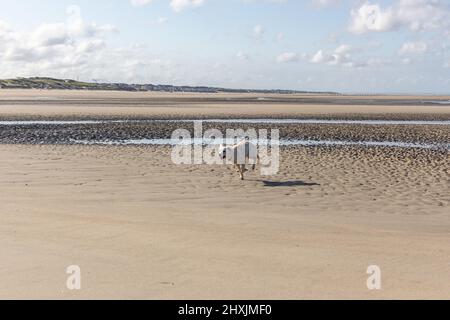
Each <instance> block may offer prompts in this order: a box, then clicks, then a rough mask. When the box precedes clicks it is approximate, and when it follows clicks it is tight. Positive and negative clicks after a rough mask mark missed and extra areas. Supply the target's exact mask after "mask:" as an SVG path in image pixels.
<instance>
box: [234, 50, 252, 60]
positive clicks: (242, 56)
mask: <svg viewBox="0 0 450 320" xmlns="http://www.w3.org/2000/svg"><path fill="white" fill-rule="evenodd" d="M236 58H238V59H240V60H249V59H250V56H249V55H248V54H247V53H244V52H242V51H239V52H238V53H236Z"/></svg>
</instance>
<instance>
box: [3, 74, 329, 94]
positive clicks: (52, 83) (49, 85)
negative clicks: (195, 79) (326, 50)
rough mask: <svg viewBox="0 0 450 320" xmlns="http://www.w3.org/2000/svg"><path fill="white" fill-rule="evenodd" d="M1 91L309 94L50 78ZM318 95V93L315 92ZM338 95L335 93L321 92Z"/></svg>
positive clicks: (20, 81) (15, 82) (10, 83)
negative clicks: (54, 90)
mask: <svg viewBox="0 0 450 320" xmlns="http://www.w3.org/2000/svg"><path fill="white" fill-rule="evenodd" d="M0 89H47V90H51V89H64V90H118V91H162V92H199V93H219V92H228V93H281V94H289V93H309V92H307V91H296V90H248V89H226V88H215V87H205V86H201V87H193V86H172V85H154V84H126V83H93V82H83V81H76V80H71V79H55V78H48V77H32V78H16V79H5V80H1V79H0ZM314 93H317V92H314ZM321 93H326V94H336V93H334V92H321Z"/></svg>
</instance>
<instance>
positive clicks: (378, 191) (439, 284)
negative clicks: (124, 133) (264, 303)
mask: <svg viewBox="0 0 450 320" xmlns="http://www.w3.org/2000/svg"><path fill="white" fill-rule="evenodd" d="M0 150H1V154H2V161H1V164H0V184H1V190H2V202H1V221H2V222H1V224H0V228H1V231H0V242H1V243H2V250H1V251H0V261H1V264H0V283H1V284H2V285H1V286H0V298H127V299H133V298H144V299H160V298H164V299H174V298H180V299H199V298H202V299H217V298H222V299H225V298H245V299H255V298H263V299H268V298H270V299H286V298H289V299H304V298H319V299H327V298H344V299H346V298H357V299H360V298H362V299H366V298H450V290H449V288H450V286H449V284H450V273H449V272H448V271H449V265H450V254H449V250H448V244H449V243H450V234H449V230H450V215H449V201H450V199H449V195H448V181H449V169H450V166H449V164H448V157H445V156H443V157H441V158H439V157H437V158H436V159H434V160H431V162H430V163H427V164H426V165H425V164H424V163H423V162H422V161H421V160H415V161H414V160H408V161H404V160H402V159H395V158H392V157H385V156H383V154H382V153H380V152H376V151H370V150H369V149H361V151H360V152H359V156H349V153H348V152H340V151H339V150H332V149H323V150H322V149H309V148H295V149H290V150H284V151H283V153H282V156H283V162H282V168H281V172H280V174H279V175H277V176H273V177H268V178H265V179H266V180H268V181H270V182H272V183H268V182H266V184H268V185H269V186H265V183H264V182H263V181H262V179H264V178H263V177H261V176H260V175H258V174H256V173H253V174H250V175H249V176H248V179H249V180H248V181H244V182H241V181H239V180H238V179H237V177H236V174H235V173H233V172H232V171H231V169H229V168H227V167H221V166H220V167H209V166H187V167H184V166H175V165H173V164H172V163H171V160H170V156H169V154H170V152H169V149H167V148H165V147H147V148H140V147H93V146H89V147H88V146H84V147H83V146H8V145H3V146H0ZM288 181H296V182H295V183H292V184H290V183H287V182H288ZM300 181H302V182H304V183H305V184H304V185H303V183H302V182H300ZM273 183H275V185H273ZM308 184H312V185H308ZM314 184H319V185H314ZM74 264H75V265H79V266H80V267H81V269H82V290H81V291H76V292H70V291H68V290H67V289H66V287H65V281H66V277H67V275H66V274H65V269H66V267H67V266H69V265H74ZM372 264H375V265H379V266H380V267H381V270H382V281H383V282H382V290H381V291H369V290H368V289H367V287H366V279H367V276H368V275H366V273H365V272H366V269H367V267H368V266H369V265H372Z"/></svg>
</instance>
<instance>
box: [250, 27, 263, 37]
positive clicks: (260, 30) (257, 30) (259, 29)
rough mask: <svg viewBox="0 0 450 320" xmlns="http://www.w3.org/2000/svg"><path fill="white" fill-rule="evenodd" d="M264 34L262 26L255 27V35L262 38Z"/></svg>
mask: <svg viewBox="0 0 450 320" xmlns="http://www.w3.org/2000/svg"><path fill="white" fill-rule="evenodd" d="M263 34H264V27H263V26H262V25H260V24H258V25H256V26H254V27H253V35H254V36H255V37H256V38H260V37H261V36H262V35H263Z"/></svg>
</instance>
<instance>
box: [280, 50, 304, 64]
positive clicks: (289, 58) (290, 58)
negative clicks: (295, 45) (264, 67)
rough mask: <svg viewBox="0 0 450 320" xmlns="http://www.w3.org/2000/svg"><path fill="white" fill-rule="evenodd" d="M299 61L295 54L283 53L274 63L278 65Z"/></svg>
mask: <svg viewBox="0 0 450 320" xmlns="http://www.w3.org/2000/svg"><path fill="white" fill-rule="evenodd" d="M299 59H300V56H299V55H298V54H297V53H295V52H284V53H282V54H280V55H279V56H278V57H277V58H276V61H277V62H278V63H286V62H297V61H298V60H299Z"/></svg>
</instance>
